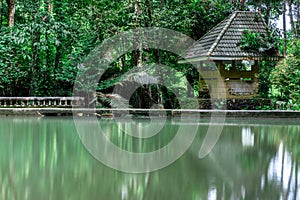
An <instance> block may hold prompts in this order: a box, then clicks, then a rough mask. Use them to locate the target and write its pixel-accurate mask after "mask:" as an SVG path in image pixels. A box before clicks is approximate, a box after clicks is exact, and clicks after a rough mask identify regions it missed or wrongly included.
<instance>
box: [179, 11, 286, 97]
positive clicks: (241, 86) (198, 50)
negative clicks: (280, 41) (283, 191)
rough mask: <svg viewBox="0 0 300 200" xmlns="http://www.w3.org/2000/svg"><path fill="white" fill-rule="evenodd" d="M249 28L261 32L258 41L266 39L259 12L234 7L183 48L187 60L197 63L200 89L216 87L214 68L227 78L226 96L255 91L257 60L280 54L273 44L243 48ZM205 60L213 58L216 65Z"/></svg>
mask: <svg viewBox="0 0 300 200" xmlns="http://www.w3.org/2000/svg"><path fill="white" fill-rule="evenodd" d="M248 32H250V33H255V34H261V35H264V36H263V38H262V39H261V42H259V43H260V45H264V43H267V41H266V40H267V39H266V38H267V37H268V36H267V35H268V32H269V30H268V26H267V25H266V23H265V22H264V20H263V18H262V16H261V14H260V13H258V12H249V11H237V12H234V13H233V14H232V15H230V16H228V17H227V18H226V19H225V20H223V21H222V22H221V23H219V24H218V25H217V26H215V27H214V28H213V29H211V30H210V31H209V32H208V33H207V34H205V35H204V36H203V37H202V38H201V39H200V40H198V41H197V42H196V43H195V45H194V46H192V48H190V49H189V50H188V51H187V52H186V54H185V59H186V61H188V62H191V63H194V64H197V65H198V66H199V72H200V77H199V89H200V92H201V91H202V92H203V91H206V90H207V89H208V88H211V87H216V86H214V84H215V83H216V78H217V76H216V75H214V74H215V73H213V72H214V71H219V72H220V75H221V77H222V79H223V81H225V82H226V91H227V96H229V97H231V96H232V95H243V96H244V97H245V96H248V97H249V95H250V96H251V95H253V94H255V93H256V91H257V84H258V83H257V74H258V71H259V68H258V66H259V65H258V62H259V61H261V60H268V61H273V60H279V59H280V55H279V54H278V51H277V49H276V47H270V48H269V49H263V48H259V49H246V48H244V47H243V46H242V45H241V42H242V40H243V38H244V35H246V34H247V33H248ZM262 49H263V50H262ZM186 61H182V62H186ZM207 61H213V62H214V64H215V65H216V66H217V67H216V66H214V65H212V63H211V62H207ZM233 97H234V96H233Z"/></svg>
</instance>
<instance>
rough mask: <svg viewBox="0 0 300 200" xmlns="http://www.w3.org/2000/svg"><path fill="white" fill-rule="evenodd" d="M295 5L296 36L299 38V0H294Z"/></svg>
mask: <svg viewBox="0 0 300 200" xmlns="http://www.w3.org/2000/svg"><path fill="white" fill-rule="evenodd" d="M296 7H297V23H296V24H297V26H296V37H297V38H299V36H300V3H299V0H297V1H296Z"/></svg>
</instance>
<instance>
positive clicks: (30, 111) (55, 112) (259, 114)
mask: <svg viewBox="0 0 300 200" xmlns="http://www.w3.org/2000/svg"><path fill="white" fill-rule="evenodd" d="M149 112H150V116H153V117H159V116H166V115H168V116H170V117H177V116H181V115H184V116H185V117H200V118H208V117H211V116H212V115H213V117H222V118H224V117H226V118H300V111H292V110H204V109H197V110H196V109H132V108H120V109H113V108H97V109H96V108H45V107H40V108H38V107H35V108H24V107H22V108H0V116H11V115H20V116H31V115H33V116H72V115H77V116H81V115H96V116H98V117H105V118H107V117H111V118H113V117H121V118H122V117H124V118H126V116H127V118H128V116H134V115H149Z"/></svg>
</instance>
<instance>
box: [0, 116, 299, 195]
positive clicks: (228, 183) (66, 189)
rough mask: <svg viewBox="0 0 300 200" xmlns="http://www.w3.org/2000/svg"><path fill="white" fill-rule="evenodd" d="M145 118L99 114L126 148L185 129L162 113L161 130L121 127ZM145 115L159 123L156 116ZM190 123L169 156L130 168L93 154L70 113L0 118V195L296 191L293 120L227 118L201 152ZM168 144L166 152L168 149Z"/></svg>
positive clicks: (141, 148)
mask: <svg viewBox="0 0 300 200" xmlns="http://www.w3.org/2000/svg"><path fill="white" fill-rule="evenodd" d="M85 120H87V119H85ZM118 123H119V124H120V123H121V124H122V127H123V128H122V129H120V126H118ZM149 123H150V122H149V120H148V119H135V120H133V122H131V123H129V122H126V120H124V121H122V119H120V120H118V121H114V120H112V119H99V124H100V125H101V127H102V128H103V130H104V131H105V132H106V133H107V137H108V138H109V140H111V141H112V143H113V144H114V145H116V146H118V147H119V148H122V149H125V150H127V151H132V152H151V151H155V150H157V149H160V148H162V147H163V146H165V145H168V144H169V142H170V141H171V140H172V139H173V138H174V137H175V135H176V132H177V131H178V130H179V128H180V126H186V128H187V129H186V130H188V126H189V125H188V123H185V124H181V122H180V120H179V121H178V119H168V120H167V121H166V122H164V124H163V126H162V129H161V131H160V132H159V133H158V134H157V135H155V136H152V137H149V138H143V139H138V138H136V137H132V136H129V135H127V134H125V133H124V132H126V129H134V128H136V127H139V126H140V125H142V126H146V125H147V124H149ZM152 123H157V124H158V125H157V127H159V126H161V123H162V122H161V121H160V120H157V121H156V122H155V120H154V121H152ZM190 123H193V124H194V125H195V124H197V125H199V129H198V132H197V135H196V137H195V139H194V142H193V143H192V145H191V146H190V147H189V148H188V150H187V151H186V152H185V153H184V154H183V155H182V156H181V157H180V158H179V159H178V160H177V161H175V162H173V163H172V164H170V165H169V166H167V167H164V168H162V169H160V170H157V171H153V172H148V173H140V174H132V173H124V172H120V171H117V170H115V169H112V168H110V167H107V166H106V165H104V164H102V163H101V162H99V161H98V160H97V159H95V158H94V157H93V156H92V155H91V154H90V153H89V151H88V150H87V149H86V148H85V147H84V145H83V143H82V142H81V140H80V138H79V136H78V134H77V131H76V127H75V124H74V120H73V118H71V117H64V118H57V117H52V118H50V117H45V118H26V117H22V118H21V117H3V118H0V199H1V200H6V199H8V200H11V199H15V200H19V199H22V200H23V199H24V200H26V199H28V200H35V199H37V200H40V199H43V200H44V199H55V200H56V199H57V200H65V199H71V200H73V199H80V200H96V199H101V200H102V199H103V200H118V199H120V200H123V199H124V200H125V199H128V200H135V199H137V200H142V199H149V200H169V199H170V200H176V199H179V200H194V199H195V200H196V199H197V200H199V199H205V200H206V199H212V200H214V199H220V200H221V199H233V200H235V199H251V200H252V199H263V200H269V199H272V200H276V199H300V191H298V189H299V183H300V180H299V160H300V122H298V121H296V120H285V119H276V120H275V119H274V120H272V119H260V120H252V121H249V120H239V121H238V120H229V121H228V122H227V123H226V125H225V126H224V128H223V132H222V135H221V136H220V138H219V140H218V142H217V144H216V145H215V147H214V148H213V150H212V151H211V152H210V154H209V155H208V156H207V157H205V158H204V159H200V158H199V156H198V155H199V149H200V147H201V144H202V142H203V139H204V137H205V135H206V131H207V128H208V123H207V120H203V119H199V120H196V119H192V120H191V122H190ZM298 124H299V125H298ZM90 129H92V128H91V126H90V125H89V123H86V130H87V134H89V132H90V131H93V130H90ZM137 130H138V129H137ZM97 144H99V143H97V141H95V143H94V145H95V146H96V145H97ZM169 151H170V154H172V149H169ZM103 153H104V154H105V155H107V156H110V159H111V160H112V161H120V160H122V159H124V158H118V157H116V156H113V155H111V154H110V152H106V151H105V147H104V151H103ZM153 162H155V160H154V161H153ZM135 164H138V163H135Z"/></svg>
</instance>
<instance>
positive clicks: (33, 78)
mask: <svg viewBox="0 0 300 200" xmlns="http://www.w3.org/2000/svg"><path fill="white" fill-rule="evenodd" d="M287 4H289V5H292V6H290V8H291V9H290V10H289V12H290V15H291V16H292V18H293V21H292V29H291V34H292V35H293V38H296V37H298V36H299V33H300V31H299V30H300V28H299V27H300V23H299V22H300V17H299V15H300V14H299V1H288V2H287ZM250 9H251V10H258V11H261V12H262V13H263V15H264V19H265V21H266V22H267V23H268V24H269V25H270V26H272V27H273V31H276V30H275V28H274V24H272V23H273V21H272V20H273V19H276V18H278V17H279V15H280V14H281V13H282V12H283V11H284V10H283V6H282V1H280V0H260V1H252V0H241V1H238V0H231V1H225V0H207V1H200V0H176V1H169V0H164V1H157V0H123V1H109V0H100V1H93V0H86V1H81V0H73V1H70V0H45V1H44V0H43V1H42V0H39V1H29V0H22V1H16V0H6V1H4V0H1V2H0V95H1V96H69V95H72V89H73V84H74V80H75V78H76V74H77V72H78V68H79V67H78V66H80V64H81V63H82V62H83V61H84V60H85V58H86V57H87V55H89V53H90V52H91V50H93V49H94V48H95V47H96V46H97V45H99V44H101V42H102V41H103V40H105V39H106V38H109V37H111V36H114V35H118V34H119V33H120V32H122V31H126V30H129V29H134V28H139V27H153V26H155V27H164V28H169V29H171V30H175V31H179V32H182V33H184V34H187V35H188V36H190V37H192V38H193V39H195V40H196V39H199V38H201V36H203V35H204V34H205V33H206V32H207V31H208V30H209V29H211V28H212V27H213V26H215V25H216V24H218V23H219V22H220V21H222V20H223V19H225V17H227V16H228V15H229V14H230V13H232V12H233V11H235V10H250ZM245 38H246V39H245V40H244V41H242V42H244V43H243V44H242V45H243V46H244V47H245V48H249V47H250V48H252V46H253V45H254V46H255V45H256V47H255V48H257V47H258V50H262V48H263V49H264V50H265V49H272V48H273V47H274V46H276V43H275V40H269V37H267V36H261V35H259V36H257V35H255V33H246V34H245ZM261 40H266V41H267V42H266V43H263V45H264V46H261V45H262V44H261V43H260V41H261ZM293 46H294V45H289V47H290V48H291V47H293ZM281 49H283V48H281ZM289 51H290V52H291V51H292V50H289ZM290 54H291V53H290ZM289 58H294V57H291V55H289ZM178 59H179V58H178V55H173V54H172V53H170V52H166V51H162V50H155V49H144V50H143V49H139V50H136V51H133V52H129V53H127V54H125V55H123V56H121V57H120V58H118V60H117V61H116V62H115V63H112V64H111V65H110V66H109V69H108V70H107V72H106V73H105V74H104V76H102V78H101V80H100V84H99V87H98V91H99V92H102V93H110V92H111V91H112V89H113V86H114V85H115V84H116V83H117V82H118V80H120V77H121V76H122V75H123V74H125V73H126V72H127V71H129V70H131V69H133V68H135V67H136V66H137V67H141V66H142V65H144V64H154V63H156V64H157V63H159V64H164V65H167V66H170V67H171V68H173V69H175V70H177V71H178V72H179V74H178V75H176V76H175V77H174V78H176V79H178V80H179V82H180V80H182V77H183V76H185V77H186V78H187V80H188V81H189V82H190V84H191V85H192V88H194V89H195V91H191V90H190V89H188V88H186V87H185V86H184V84H178V85H173V86H172V87H173V89H175V90H178V91H180V92H183V93H187V97H189V96H193V95H195V94H196V95H198V94H197V91H198V90H197V87H198V72H197V70H196V69H194V68H193V67H191V66H190V65H184V64H180V65H179V64H178V63H177V61H178ZM286 65H289V66H291V65H292V66H293V67H290V68H289V69H297V68H298V62H296V61H295V62H294V61H293V59H290V60H289V61H288V62H286V64H285V65H279V66H286ZM262 66H264V67H262V70H261V71H262V72H261V74H260V77H261V78H259V80H261V83H260V85H261V86H260V88H261V93H262V94H264V96H268V95H270V94H271V93H268V92H269V91H270V90H269V87H270V84H271V80H268V81H267V82H266V83H264V81H265V79H264V78H263V77H266V76H267V77H269V74H270V73H271V71H272V69H273V67H272V64H271V66H269V64H268V63H262ZM279 66H277V67H276V69H275V70H274V72H273V75H272V77H274V80H273V81H272V84H273V85H274V86H273V87H274V88H276V87H278V88H279V87H280V86H279V85H278V84H281V82H280V81H277V79H278V78H275V77H276V75H275V74H276V72H278V73H279V68H280V67H279ZM281 70H283V68H282V69H281ZM280 73H281V71H280ZM295 73H297V72H293V73H291V75H296V74H295ZM287 76H288V75H287ZM275 79H276V80H275ZM286 80H287V79H286ZM293 84H296V82H294V83H293ZM289 85H291V84H290V83H289ZM142 90H143V91H148V92H151V91H149V90H152V91H153V92H152V93H153V94H154V93H155V91H156V92H157V93H160V97H159V96H157V94H156V96H155V95H154V96H155V99H156V100H157V99H158V98H162V97H163V98H165V99H166V102H168V100H169V103H168V104H174V103H175V102H172V101H170V99H172V93H170V91H168V90H166V89H165V88H157V87H152V86H151V87H148V86H145V87H144V88H143V89H142ZM282 90H283V89H282ZM294 90H295V91H296V90H297V88H296V87H295V89H294ZM290 91H292V90H290ZM281 93H282V94H283V95H285V96H284V97H280V98H282V99H287V96H290V94H287V93H286V92H285V91H281ZM286 95H287V96H286ZM138 96H139V95H138ZM150 98H152V97H150ZM288 98H294V96H293V95H292V96H291V97H288ZM152 100H153V98H152ZM138 103H139V102H133V103H132V104H138Z"/></svg>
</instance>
